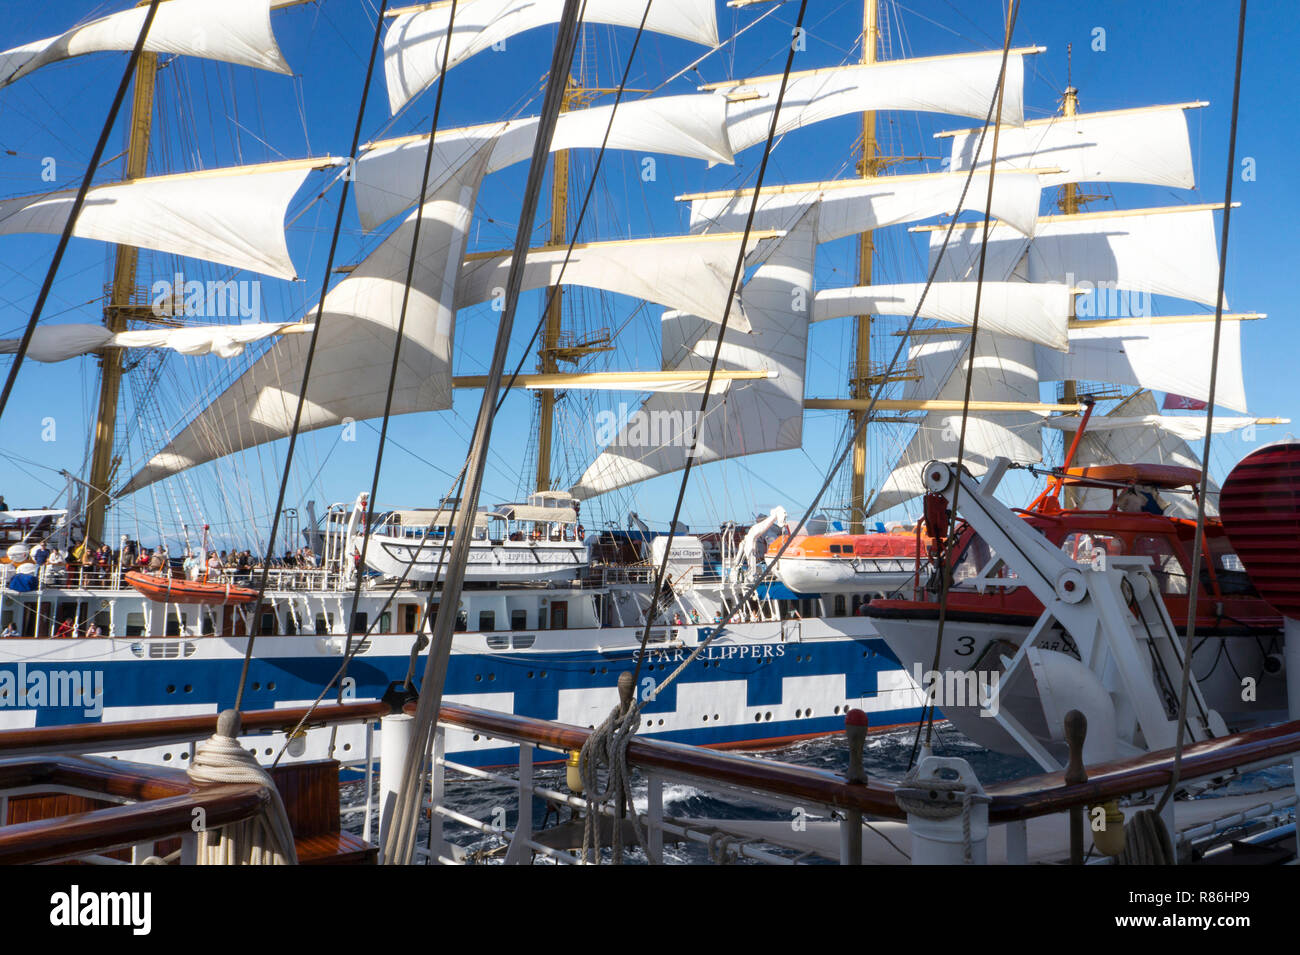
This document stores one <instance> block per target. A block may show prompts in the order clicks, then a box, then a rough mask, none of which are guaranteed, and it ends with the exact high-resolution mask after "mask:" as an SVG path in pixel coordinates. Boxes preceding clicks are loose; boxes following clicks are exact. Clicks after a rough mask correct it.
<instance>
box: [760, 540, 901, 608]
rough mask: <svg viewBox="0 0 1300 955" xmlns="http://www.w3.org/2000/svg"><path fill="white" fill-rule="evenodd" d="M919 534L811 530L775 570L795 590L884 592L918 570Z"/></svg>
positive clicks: (816, 592)
mask: <svg viewBox="0 0 1300 955" xmlns="http://www.w3.org/2000/svg"><path fill="white" fill-rule="evenodd" d="M916 549H917V538H916V534H915V533H913V532H908V531H895V532H885V533H874V534H809V535H808V536H807V537H800V538H798V539H796V540H795V541H794V542H792V543H791V544H790V546H789V547H788V548H787V549H786V552H785V554H784V555H783V556H782V557H781V559H780V561H778V562H777V566H776V568H775V570H776V574H777V576H778V577H780V578H781V582H782V583H783V584H785V585H786V586H787V587H789V588H790V589H791V590H793V591H795V592H796V593H803V594H818V593H884V592H887V591H890V590H893V589H894V588H896V587H899V586H902V585H903V584H905V583H907V582H908V581H909V580H911V579H912V577H913V575H914V574H915V572H916Z"/></svg>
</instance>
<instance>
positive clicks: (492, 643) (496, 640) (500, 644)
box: [486, 633, 510, 650]
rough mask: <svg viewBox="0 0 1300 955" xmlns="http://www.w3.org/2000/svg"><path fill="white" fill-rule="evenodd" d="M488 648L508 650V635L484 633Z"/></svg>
mask: <svg viewBox="0 0 1300 955" xmlns="http://www.w3.org/2000/svg"><path fill="white" fill-rule="evenodd" d="M486 639H487V645H488V649H489V650H509V649H510V636H509V635H508V634H505V633H489V634H487V635H486Z"/></svg>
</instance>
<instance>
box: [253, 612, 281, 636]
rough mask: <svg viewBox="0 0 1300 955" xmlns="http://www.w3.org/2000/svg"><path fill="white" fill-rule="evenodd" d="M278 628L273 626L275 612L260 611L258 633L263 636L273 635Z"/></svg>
mask: <svg viewBox="0 0 1300 955" xmlns="http://www.w3.org/2000/svg"><path fill="white" fill-rule="evenodd" d="M277 629H278V628H277V627H276V625H275V612H274V611H272V610H263V611H262V629H261V630H259V631H258V632H259V633H261V634H263V635H264V636H265V635H267V634H272V633H275V631H276V630H277Z"/></svg>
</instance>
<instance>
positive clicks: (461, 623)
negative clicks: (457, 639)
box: [456, 610, 469, 633]
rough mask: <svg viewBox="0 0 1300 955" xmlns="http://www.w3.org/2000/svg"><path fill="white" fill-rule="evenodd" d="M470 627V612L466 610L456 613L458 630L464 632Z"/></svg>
mask: <svg viewBox="0 0 1300 955" xmlns="http://www.w3.org/2000/svg"><path fill="white" fill-rule="evenodd" d="M468 629H469V614H467V613H466V612H465V611H464V610H462V611H461V612H460V613H458V614H456V632H457V633H464V632H465V631H466V630H468Z"/></svg>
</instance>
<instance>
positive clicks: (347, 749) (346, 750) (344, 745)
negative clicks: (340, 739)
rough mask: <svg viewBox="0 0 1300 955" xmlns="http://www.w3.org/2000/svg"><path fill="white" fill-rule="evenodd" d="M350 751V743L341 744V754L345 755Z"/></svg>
mask: <svg viewBox="0 0 1300 955" xmlns="http://www.w3.org/2000/svg"><path fill="white" fill-rule="evenodd" d="M351 749H352V744H351V743H344V744H343V752H345V753H346V752H348V751H349V750H351Z"/></svg>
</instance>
